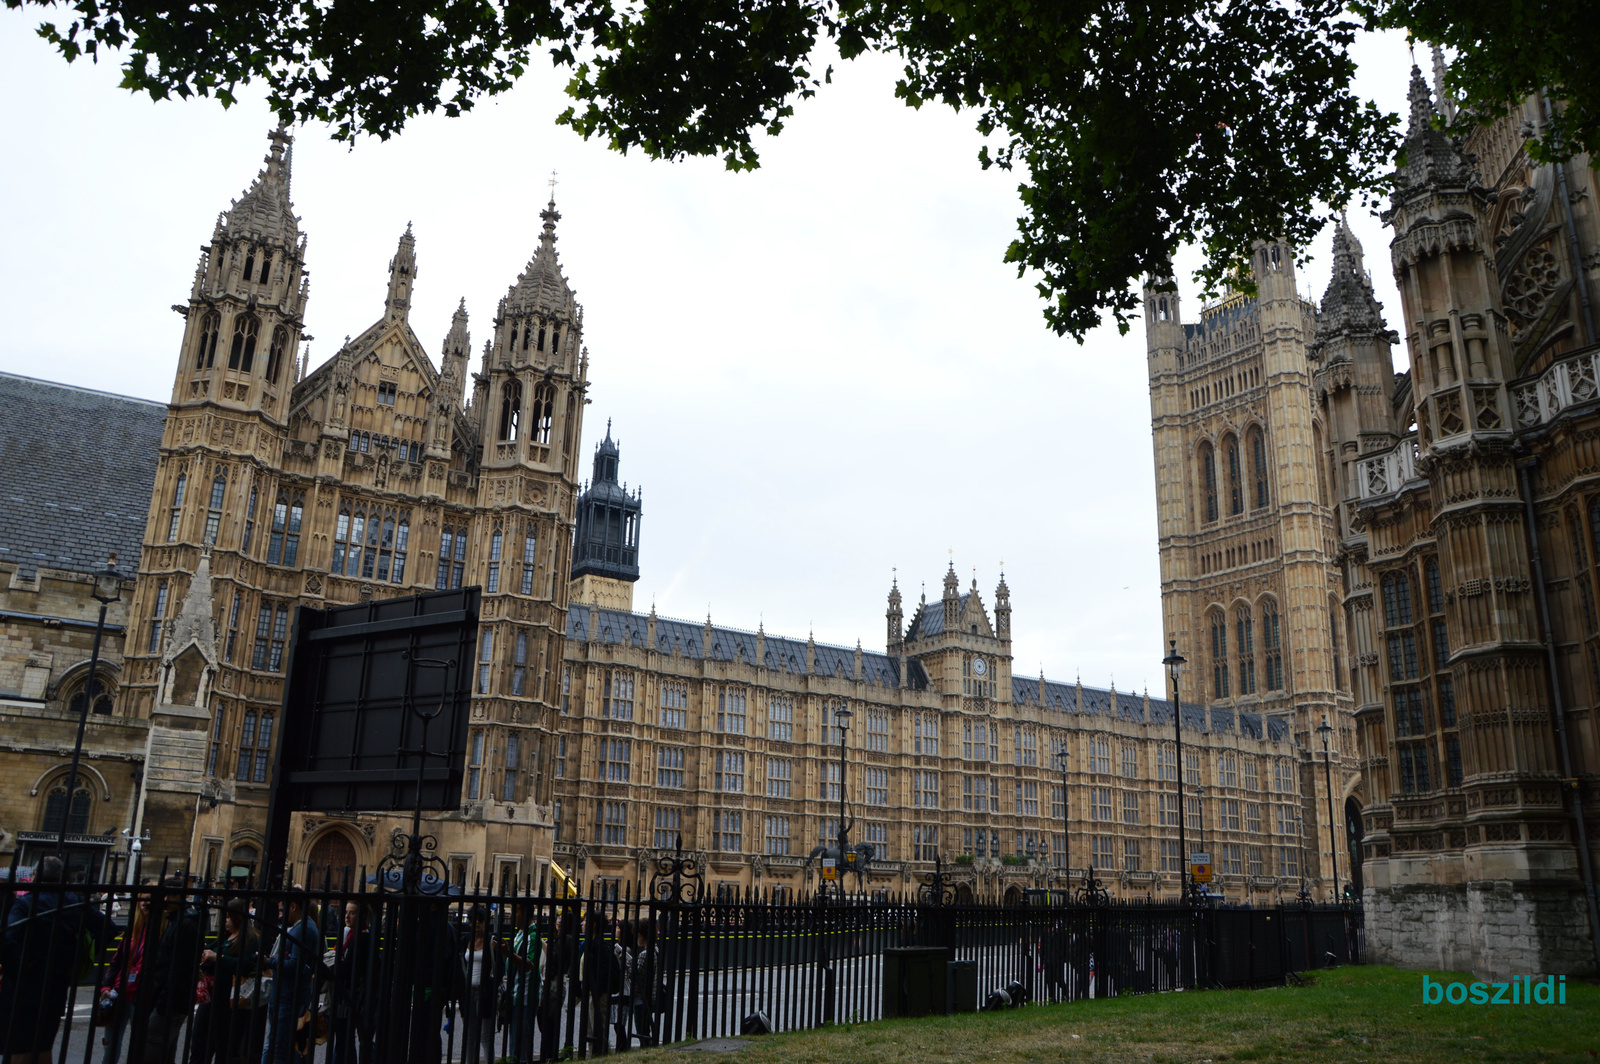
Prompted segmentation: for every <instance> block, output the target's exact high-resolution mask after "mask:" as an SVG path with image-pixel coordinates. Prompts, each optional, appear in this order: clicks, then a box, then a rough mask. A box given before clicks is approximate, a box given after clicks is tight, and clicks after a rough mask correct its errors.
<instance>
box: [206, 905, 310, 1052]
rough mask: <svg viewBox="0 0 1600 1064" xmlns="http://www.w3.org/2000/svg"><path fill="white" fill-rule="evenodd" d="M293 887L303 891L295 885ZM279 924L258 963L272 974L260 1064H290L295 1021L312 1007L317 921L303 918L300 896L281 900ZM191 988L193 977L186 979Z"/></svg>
mask: <svg viewBox="0 0 1600 1064" xmlns="http://www.w3.org/2000/svg"><path fill="white" fill-rule="evenodd" d="M294 889H295V890H297V891H298V890H303V889H304V888H303V887H300V886H299V885H298V884H297V885H296V886H295V887H294ZM282 921H283V922H282V925H281V930H280V931H279V933H278V936H277V943H276V945H275V947H274V948H273V950H272V953H271V955H270V956H268V957H267V958H265V959H264V960H263V961H262V962H261V967H262V969H263V970H264V971H265V972H266V973H267V974H269V975H271V976H272V993H271V994H269V995H268V996H267V1041H266V1044H265V1045H263V1046H262V1047H261V1064H289V1056H290V1053H291V1052H292V1051H293V1048H294V1031H295V1024H296V1023H297V1022H299V1019H300V1017H301V1016H302V1015H303V1014H304V1013H305V1012H306V1010H307V1009H309V1008H310V1007H311V995H312V992H313V991H314V990H315V988H316V980H317V969H318V968H319V967H320V966H321V960H322V949H321V943H320V942H319V938H320V936H319V935H318V932H317V927H316V923H315V922H314V921H312V920H309V919H307V918H306V915H305V909H304V907H303V905H302V904H301V901H300V899H299V898H290V899H289V900H288V901H286V902H284V903H283V907H282ZM189 985H190V986H191V987H193V985H194V980H192V979H191V980H190V981H189Z"/></svg>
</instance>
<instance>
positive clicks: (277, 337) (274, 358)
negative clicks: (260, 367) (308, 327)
mask: <svg viewBox="0 0 1600 1064" xmlns="http://www.w3.org/2000/svg"><path fill="white" fill-rule="evenodd" d="M288 346H289V330H287V329H285V328H284V327H283V326H282V325H279V326H277V327H276V328H274V329H273V330H272V344H271V346H269V347H268V348H267V380H268V381H269V382H270V383H272V384H277V383H278V370H280V369H282V368H283V352H284V349H285V348H287V347H288Z"/></svg>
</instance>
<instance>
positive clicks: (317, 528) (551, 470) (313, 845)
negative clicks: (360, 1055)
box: [119, 130, 586, 885]
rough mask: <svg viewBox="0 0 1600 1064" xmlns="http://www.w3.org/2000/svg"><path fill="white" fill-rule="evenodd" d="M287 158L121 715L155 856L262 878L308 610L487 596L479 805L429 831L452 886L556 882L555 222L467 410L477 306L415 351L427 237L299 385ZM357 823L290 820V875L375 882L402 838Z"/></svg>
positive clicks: (168, 499) (257, 228)
mask: <svg viewBox="0 0 1600 1064" xmlns="http://www.w3.org/2000/svg"><path fill="white" fill-rule="evenodd" d="M289 144H290V139H289V137H288V135H287V134H286V133H284V132H283V131H281V130H279V131H276V132H274V133H273V134H272V137H271V148H270V152H269V154H268V156H267V160H266V165H265V167H264V168H263V169H262V171H261V174H260V175H259V176H258V177H257V178H256V180H255V182H254V183H253V184H252V185H251V186H250V188H249V190H248V191H247V192H246V193H245V195H244V196H243V197H242V198H241V199H240V200H238V201H237V202H235V203H234V204H233V205H232V206H231V207H230V209H229V210H228V211H226V212H224V214H223V216H222V218H221V220H220V221H219V222H218V224H217V226H216V229H215V232H214V234H213V239H212V242H211V244H210V245H208V246H207V248H206V249H205V251H204V252H203V255H202V258H201V262H200V266H199V269H198V271H197V273H196V279H195V284H194V288H193V291H192V293H191V297H190V301H189V305H188V306H187V307H185V308H183V311H184V313H185V316H186V318H187V321H188V327H187V329H186V332H185V336H184V341H183V346H182V349H181V350H180V353H179V360H178V368H177V372H176V375H175V382H174V388H173V394H172V401H171V403H170V404H169V407H168V414H167V420H166V424H165V428H164V435H163V440H162V446H161V454H160V459H159V463H158V467H157V473H156V483H155V489H154V499H153V501H152V504H151V511H150V516H149V520H148V524H147V527H146V533H145V540H144V546H143V556H142V558H141V561H140V565H139V576H138V581H137V590H136V592H135V595H134V601H133V603H132V606H131V611H132V612H131V615H130V616H131V623H132V624H134V625H136V626H137V628H138V631H139V632H140V633H141V635H140V638H139V639H137V640H134V641H132V642H131V643H130V645H129V654H128V665H129V667H128V668H127V669H125V670H124V673H123V693H122V696H121V698H120V699H119V704H120V705H122V706H125V707H127V711H129V712H132V713H136V714H138V715H140V716H144V717H148V718H149V719H150V720H151V729H150V736H151V738H150V746H149V753H148V755H147V757H148V761H149V769H148V770H147V773H146V785H145V787H144V791H143V801H144V805H145V809H144V813H143V826H144V827H146V828H148V829H149V831H150V832H151V835H152V840H151V843H150V845H149V847H147V849H146V853H147V854H149V855H152V856H155V857H170V858H173V859H174V860H176V861H178V862H180V863H183V862H186V863H188V865H189V867H190V868H192V869H194V870H195V871H197V872H206V871H209V872H211V873H212V874H220V873H221V872H223V871H225V870H227V869H230V868H239V867H240V866H244V867H247V868H248V867H251V866H253V865H255V864H256V863H258V862H259V861H260V859H261V857H262V845H263V843H264V839H263V836H262V829H263V827H264V821H265V806H266V799H267V793H268V788H269V786H270V784H271V772H272V765H273V763H274V751H275V744H276V742H277V739H278V733H279V732H280V731H281V722H280V721H279V719H278V714H279V712H280V710H281V705H282V684H283V680H284V670H285V668H286V664H287V650H288V645H289V640H290V636H291V632H292V628H291V626H292V623H293V618H294V616H295V609H296V607H298V606H302V605H304V606H309V607H313V608H323V607H326V606H329V605H333V604H342V603H354V602H363V601H367V600H369V599H375V598H385V597H393V596H402V595H409V594H414V593H417V592H420V591H427V590H439V589H452V588H459V587H464V586H469V585H477V586H479V587H481V588H482V592H483V595H482V606H481V611H480V625H479V633H478V642H477V646H476V648H475V653H474V661H473V662H471V663H470V664H466V663H464V664H463V667H464V668H471V670H472V686H473V694H474V701H473V706H472V725H471V731H470V736H469V739H468V749H467V750H465V751H463V752H462V756H463V757H464V758H466V760H467V766H466V773H465V775H466V779H467V786H466V788H465V793H464V794H463V796H462V806H461V809H460V811H459V812H458V813H456V814H452V815H450V816H448V817H444V818H440V819H439V820H438V821H436V822H435V823H433V824H432V825H431V826H430V830H431V832H432V833H433V834H434V835H436V836H437V837H438V838H439V845H440V850H441V853H448V854H449V855H450V856H449V858H448V859H449V862H450V865H451V868H452V874H453V875H454V876H455V877H456V878H457V879H461V880H463V881H466V880H469V879H471V878H481V880H482V881H485V882H493V883H495V884H496V885H502V884H506V883H508V882H509V881H510V879H512V878H516V879H519V880H520V878H521V877H523V876H529V877H532V878H534V879H535V881H539V880H541V879H543V878H544V876H545V873H546V866H547V864H548V861H549V857H550V853H551V846H552V844H553V841H554V836H553V817H552V807H551V801H552V799H551V796H550V786H551V777H550V774H549V772H548V771H547V768H548V763H549V759H550V757H551V749H552V747H553V745H554V743H553V741H552V740H553V736H554V730H553V729H554V721H555V718H556V715H557V708H556V707H557V706H558V704H559V702H558V699H559V684H560V673H561V665H560V662H561V659H562V656H563V652H564V647H565V626H566V614H565V607H566V601H567V593H568V581H567V579H566V574H567V570H568V565H569V563H568V558H567V554H568V550H569V545H570V542H571V535H572V526H573V516H574V501H575V492H574V487H575V480H576V477H575V471H576V455H575V448H576V442H577V440H578V438H579V434H580V432H581V417H582V410H583V404H584V401H585V400H584V396H583V393H584V391H585V388H586V383H585V379H584V377H585V369H586V363H585V359H584V358H583V356H582V353H581V312H580V311H579V309H578V307H577V304H576V302H575V301H574V299H573V296H572V292H571V290H570V288H569V287H568V286H567V283H566V281H565V279H564V278H563V277H562V276H561V272H560V268H559V265H558V264H557V262H556V257H555V222H556V220H557V218H558V215H557V214H556V212H555V206H554V204H553V203H552V204H551V205H550V206H549V207H548V208H547V209H546V210H545V211H544V212H543V214H542V215H541V217H542V219H543V223H544V226H543V233H542V235H541V237H540V239H539V243H538V246H537V249H536V250H535V252H534V255H533V259H532V262H531V263H530V265H529V267H528V269H527V270H526V271H525V272H524V273H523V275H522V276H521V277H519V278H518V281H517V283H516V284H514V285H512V286H511V288H510V294H509V295H508V296H507V297H506V299H505V300H503V301H502V303H501V314H500V316H499V319H498V320H497V321H496V324H495V337H494V340H493V341H492V342H491V343H490V344H489V345H488V349H487V351H486V355H485V365H484V371H483V373H481V374H479V375H478V378H477V380H475V381H474V382H473V388H472V397H473V402H472V404H471V405H464V403H463V400H464V398H465V396H466V394H467V375H468V372H469V369H468V359H469V356H470V351H471V336H470V333H469V331H468V316H467V311H466V304H465V301H464V300H463V301H462V303H461V305H460V306H459V307H458V308H457V310H456V311H455V313H454V315H453V316H452V318H451V321H450V325H449V328H448V330H447V331H446V333H445V337H444V341H443V344H442V345H441V349H440V352H439V358H438V362H437V364H436V363H435V362H434V360H433V359H432V358H430V356H429V354H428V352H427V350H426V348H425V345H424V344H423V343H422V341H421V340H420V338H419V337H418V336H417V334H416V332H415V331H414V330H413V328H412V325H411V320H410V315H411V308H412V297H413V293H414V291H415V286H416V283H417V279H418V277H419V269H418V256H417V238H416V235H415V234H414V233H413V232H412V230H411V227H410V226H409V225H408V226H407V227H406V229H405V232H404V233H403V234H402V235H401V236H400V238H399V240H398V242H397V244H396V247H395V252H394V257H393V258H392V259H391V260H390V263H389V270H388V279H387V285H386V290H385V292H384V297H383V309H382V313H381V315H380V316H379V317H378V319H377V320H376V321H374V322H373V323H372V324H371V325H369V326H368V327H367V328H366V329H364V330H363V331H361V332H360V333H359V334H358V335H356V336H355V337H354V338H349V337H347V338H346V339H345V341H344V343H343V344H342V345H340V346H339V349H338V350H337V352H336V353H335V354H334V355H333V357H332V358H330V359H329V360H327V361H326V362H324V363H323V364H322V365H321V366H319V367H317V368H316V369H315V370H313V371H311V372H309V373H297V372H296V370H297V368H298V367H297V365H296V360H295V358H294V351H295V349H296V347H297V345H298V344H299V343H300V341H301V340H302V336H301V327H302V320H303V319H302V315H303V312H304V308H305V300H306V283H305V264H304V251H305V239H304V237H303V235H301V234H300V232H299V229H298V221H297V219H296V218H295V216H294V214H293V211H292V208H291V206H290V202H289V170H290V156H289ZM305 339H309V337H306V338H305ZM190 574H193V575H192V576H191V575H190ZM347 821H348V822H345V821H341V822H339V823H334V822H333V821H330V820H327V819H318V818H315V817H296V818H294V820H293V822H292V823H291V825H290V830H289V853H288V861H289V865H290V867H289V868H288V869H286V870H285V872H286V874H288V875H291V876H294V877H297V878H298V877H306V876H309V877H311V878H313V879H315V878H317V876H318V875H320V874H322V873H330V874H331V875H332V876H333V879H334V880H335V881H337V880H338V879H339V877H340V875H342V874H347V873H353V871H354V870H355V869H357V868H359V867H361V866H366V867H372V866H374V865H375V864H376V863H377V861H378V860H379V859H380V858H381V857H382V856H383V855H384V853H386V852H387V850H388V848H389V841H390V836H391V833H392V831H393V830H394V829H395V828H397V827H400V826H401V825H400V824H399V822H391V820H390V818H388V817H387V816H385V815H378V814H375V815H366V814H357V815H355V816H354V817H353V818H347ZM273 871H274V872H275V873H276V870H273Z"/></svg>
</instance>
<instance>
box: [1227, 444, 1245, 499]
mask: <svg viewBox="0 0 1600 1064" xmlns="http://www.w3.org/2000/svg"><path fill="white" fill-rule="evenodd" d="M1222 451H1223V454H1224V455H1225V456H1226V459H1227V463H1228V512H1229V513H1231V514H1242V513H1244V482H1243V479H1242V476H1241V471H1240V469H1239V441H1238V440H1237V439H1236V438H1235V437H1233V436H1229V437H1228V438H1227V439H1226V440H1225V441H1223V444H1222Z"/></svg>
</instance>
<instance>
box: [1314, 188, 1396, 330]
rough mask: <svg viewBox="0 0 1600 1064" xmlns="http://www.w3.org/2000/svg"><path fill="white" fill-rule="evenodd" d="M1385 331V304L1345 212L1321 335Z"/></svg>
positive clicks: (1335, 239) (1324, 303)
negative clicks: (1378, 293)
mask: <svg viewBox="0 0 1600 1064" xmlns="http://www.w3.org/2000/svg"><path fill="white" fill-rule="evenodd" d="M1383 330H1384V322H1383V304H1382V303H1379V302H1378V299H1377V297H1376V296H1375V295H1374V294H1373V290H1372V277H1371V276H1370V275H1369V274H1368V273H1367V271H1366V267H1365V266H1364V265H1363V259H1362V250H1361V241H1359V240H1357V239H1356V235H1355V233H1354V232H1352V231H1351V229H1350V222H1349V219H1348V218H1346V217H1344V216H1343V215H1341V216H1340V218H1339V224H1338V225H1337V226H1335V227H1334V230H1333V273H1332V274H1331V275H1330V276H1329V278H1328V289H1327V291H1326V292H1324V293H1323V296H1322V306H1321V308H1320V310H1319V311H1318V314H1317V334H1318V336H1319V338H1320V339H1322V340H1324V341H1325V340H1327V339H1328V338H1330V337H1332V336H1336V335H1339V334H1341V333H1346V332H1356V333H1373V332H1382V331H1383ZM1318 346H1319V349H1320V347H1321V345H1318Z"/></svg>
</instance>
